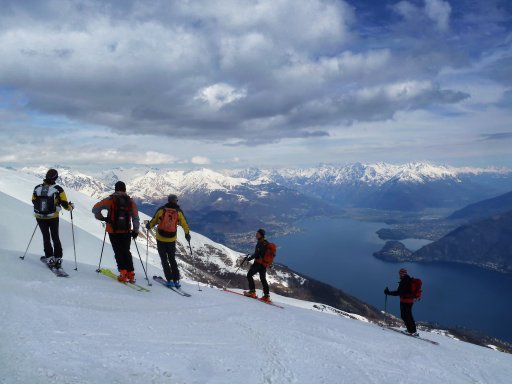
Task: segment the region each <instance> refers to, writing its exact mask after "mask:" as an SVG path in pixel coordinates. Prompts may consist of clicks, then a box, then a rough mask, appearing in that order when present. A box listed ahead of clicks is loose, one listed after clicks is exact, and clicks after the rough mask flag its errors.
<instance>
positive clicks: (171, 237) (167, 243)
mask: <svg viewBox="0 0 512 384" xmlns="http://www.w3.org/2000/svg"><path fill="white" fill-rule="evenodd" d="M167 201H168V202H167V204H165V205H164V206H162V207H160V208H158V209H157V211H156V212H155V215H154V216H153V218H152V219H151V221H150V222H148V223H147V224H146V229H147V230H148V231H149V230H150V229H151V228H153V227H154V226H155V225H158V229H157V231H156V244H157V249H158V254H159V255H160V260H161V261H162V268H163V269H164V274H165V279H166V280H167V286H169V287H177V288H179V287H181V284H180V271H179V269H178V264H177V263H176V237H177V229H178V225H181V227H182V228H183V230H184V231H185V238H186V239H187V241H188V242H189V243H190V229H189V227H188V223H187V219H186V218H185V215H184V214H183V211H182V210H181V208H180V206H179V205H178V196H176V195H169V197H168V198H167Z"/></svg>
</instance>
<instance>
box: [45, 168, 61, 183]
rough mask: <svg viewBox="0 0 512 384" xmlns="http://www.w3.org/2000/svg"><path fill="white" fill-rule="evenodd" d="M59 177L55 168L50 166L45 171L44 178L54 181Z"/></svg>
mask: <svg viewBox="0 0 512 384" xmlns="http://www.w3.org/2000/svg"><path fill="white" fill-rule="evenodd" d="M58 178H59V173H58V172H57V170H56V169H53V168H50V169H49V170H48V172H46V177H45V180H48V181H55V180H57V179H58Z"/></svg>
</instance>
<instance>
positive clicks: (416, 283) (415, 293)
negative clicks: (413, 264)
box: [411, 277, 423, 300]
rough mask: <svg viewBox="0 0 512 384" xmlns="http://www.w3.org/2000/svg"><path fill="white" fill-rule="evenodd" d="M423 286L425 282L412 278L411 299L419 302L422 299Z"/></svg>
mask: <svg viewBox="0 0 512 384" xmlns="http://www.w3.org/2000/svg"><path fill="white" fill-rule="evenodd" d="M422 285H423V282H422V281H421V279H416V278H414V277H411V297H412V298H413V299H416V300H419V299H421V293H422V290H421V286H422Z"/></svg>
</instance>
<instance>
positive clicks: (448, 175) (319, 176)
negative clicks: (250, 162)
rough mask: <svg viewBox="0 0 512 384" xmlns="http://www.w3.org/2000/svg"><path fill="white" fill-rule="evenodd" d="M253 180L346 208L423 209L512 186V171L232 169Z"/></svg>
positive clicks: (381, 166) (412, 166)
mask: <svg viewBox="0 0 512 384" xmlns="http://www.w3.org/2000/svg"><path fill="white" fill-rule="evenodd" d="M231 174H232V175H235V176H238V177H244V178H247V179H248V180H250V181H252V182H253V183H256V184H257V183H258V182H260V181H262V182H275V183H279V184H281V185H285V186H287V187H289V188H294V189H296V190H297V191H299V192H301V193H303V194H306V195H308V196H312V197H317V198H320V199H322V200H323V201H325V202H328V203H331V204H334V205H337V206H341V207H359V208H375V209H384V210H399V211H418V210H422V209H425V208H435V207H461V206H463V205H464V204H466V203H469V202H474V201H478V200H480V199H481V196H486V197H485V198H488V197H490V196H493V195H495V194H499V193H503V192H505V191H507V190H509V189H510V188H512V172H511V171H510V170H507V169H495V168H467V167H465V168H455V167H449V166H438V165H433V164H428V163H408V164H402V165H393V164H386V163H376V164H361V163H355V164H349V165H345V166H334V165H322V166H320V167H313V168H305V169H280V170H260V169H247V170H242V171H232V173H231Z"/></svg>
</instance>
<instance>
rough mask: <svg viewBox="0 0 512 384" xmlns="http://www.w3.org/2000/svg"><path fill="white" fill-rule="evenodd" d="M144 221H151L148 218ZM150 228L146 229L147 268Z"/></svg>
mask: <svg viewBox="0 0 512 384" xmlns="http://www.w3.org/2000/svg"><path fill="white" fill-rule="evenodd" d="M144 223H146V224H147V223H149V221H148V220H145V221H144ZM149 231H150V230H149V229H146V270H147V269H148V254H149Z"/></svg>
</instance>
